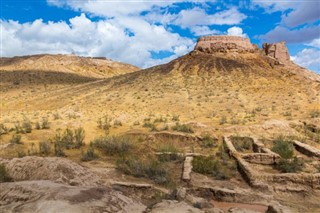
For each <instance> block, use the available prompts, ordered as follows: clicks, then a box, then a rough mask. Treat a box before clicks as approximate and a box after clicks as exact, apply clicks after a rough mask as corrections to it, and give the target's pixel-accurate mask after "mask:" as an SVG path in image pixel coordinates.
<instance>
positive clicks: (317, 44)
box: [305, 38, 320, 48]
mask: <svg viewBox="0 0 320 213" xmlns="http://www.w3.org/2000/svg"><path fill="white" fill-rule="evenodd" d="M305 45H307V46H311V47H317V48H320V38H316V39H313V40H312V41H311V42H310V43H307V44H305Z"/></svg>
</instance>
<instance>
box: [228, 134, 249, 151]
mask: <svg viewBox="0 0 320 213" xmlns="http://www.w3.org/2000/svg"><path fill="white" fill-rule="evenodd" d="M231 140H232V143H233V145H234V147H235V148H236V150H237V151H239V152H242V151H244V150H252V146H253V140H252V138H250V137H239V136H232V137H231Z"/></svg>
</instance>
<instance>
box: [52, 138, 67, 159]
mask: <svg viewBox="0 0 320 213" xmlns="http://www.w3.org/2000/svg"><path fill="white" fill-rule="evenodd" d="M54 155H55V156H57V157H66V154H65V153H64V151H63V145H62V143H59V142H58V141H55V142H54Z"/></svg>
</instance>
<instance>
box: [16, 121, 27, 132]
mask: <svg viewBox="0 0 320 213" xmlns="http://www.w3.org/2000/svg"><path fill="white" fill-rule="evenodd" d="M14 130H15V131H16V134H20V133H21V134H24V133H25V131H24V129H23V128H22V127H21V125H20V121H17V122H16V123H15V124H14Z"/></svg>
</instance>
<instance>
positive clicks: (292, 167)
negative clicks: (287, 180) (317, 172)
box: [276, 157, 304, 173]
mask: <svg viewBox="0 0 320 213" xmlns="http://www.w3.org/2000/svg"><path fill="white" fill-rule="evenodd" d="M303 167H304V162H303V160H300V159H298V158H296V157H295V158H293V159H281V160H280V162H279V163H278V164H277V165H276V168H277V169H278V170H279V171H281V172H283V173H295V172H299V171H301V170H302V169H303Z"/></svg>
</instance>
